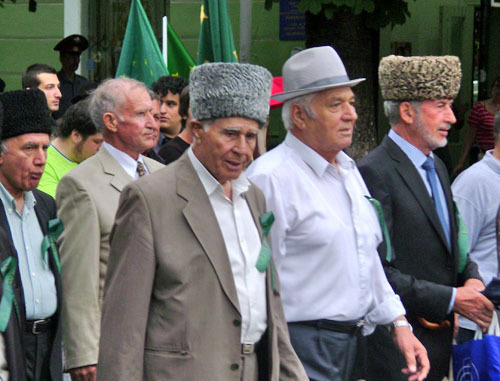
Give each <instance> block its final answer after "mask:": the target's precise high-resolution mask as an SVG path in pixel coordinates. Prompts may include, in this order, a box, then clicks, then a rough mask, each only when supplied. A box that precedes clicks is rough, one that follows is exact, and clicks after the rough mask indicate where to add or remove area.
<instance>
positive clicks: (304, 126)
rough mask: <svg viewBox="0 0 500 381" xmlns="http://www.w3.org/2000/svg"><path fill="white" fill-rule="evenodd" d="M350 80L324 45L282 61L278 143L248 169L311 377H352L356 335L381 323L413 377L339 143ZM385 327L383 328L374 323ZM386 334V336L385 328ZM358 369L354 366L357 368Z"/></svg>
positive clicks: (419, 355) (370, 220) (413, 358)
mask: <svg viewBox="0 0 500 381" xmlns="http://www.w3.org/2000/svg"><path fill="white" fill-rule="evenodd" d="M363 80H364V78H359V79H352V80H351V79H350V78H349V77H348V76H347V72H346V70H345V67H344V64H343V63H342V60H341V59H340V57H339V56H338V54H337V52H336V51H335V50H334V49H333V48H332V47H330V46H322V47H317V48H311V49H306V50H304V51H302V52H300V53H298V54H296V55H294V56H292V57H291V58H289V59H288V61H287V62H285V65H284V66H283V83H284V90H285V91H284V92H283V93H281V94H276V95H274V96H273V98H275V99H276V100H278V101H281V102H284V105H283V112H282V116H283V121H284V124H285V127H286V128H287V130H288V133H287V136H286V138H285V141H284V142H283V143H282V144H281V145H280V146H278V147H277V148H276V149H274V150H272V151H270V152H268V153H267V154H264V155H263V156H261V157H259V159H257V160H256V161H255V163H253V164H252V165H251V166H250V168H249V169H248V171H247V175H248V176H249V178H250V179H251V180H252V181H253V182H255V183H256V184H257V185H258V186H259V187H260V188H261V189H262V190H263V192H264V194H265V196H266V201H267V204H268V207H269V209H270V210H272V211H273V212H274V214H275V216H276V221H275V224H274V226H273V230H271V236H272V249H273V255H274V259H275V261H276V266H277V270H278V273H279V275H280V277H281V280H282V295H283V305H284V309H285V315H286V318H287V321H288V328H289V330H290V337H291V341H292V344H293V347H294V349H295V350H296V352H297V354H298V356H299V358H300V359H301V360H302V362H303V364H304V367H305V368H306V371H307V374H308V376H309V377H310V378H311V380H316V381H344V380H351V377H352V376H353V370H354V369H355V368H359V367H355V359H356V356H357V354H358V352H359V345H358V344H359V337H360V336H361V334H364V335H368V334H370V333H371V332H373V330H374V329H375V327H376V326H377V325H378V324H382V325H387V327H388V328H390V329H391V331H392V335H393V337H394V340H395V342H396V343H397V346H398V348H399V349H400V350H401V351H402V352H403V353H404V356H405V357H406V359H407V361H408V363H407V365H406V364H405V365H404V366H401V368H400V369H399V371H400V372H401V370H404V372H405V373H406V374H409V375H410V376H411V378H410V379H412V380H423V379H424V378H425V376H426V374H427V371H428V361H427V356H426V354H425V349H424V348H423V346H422V345H421V344H420V343H419V342H418V340H417V339H416V338H415V336H413V334H412V333H411V327H410V325H409V324H408V322H407V321H406V319H405V317H404V314H405V310H404V308H403V306H402V304H401V302H400V300H399V297H398V296H397V295H395V294H394V292H393V290H392V289H391V287H390V285H389V283H388V282H387V279H386V277H385V275H384V271H383V268H382V265H381V263H380V260H379V258H378V254H377V246H378V244H379V243H380V242H381V241H382V230H381V228H380V224H379V219H378V217H377V213H376V209H375V208H374V207H373V206H372V205H371V203H370V200H368V197H369V193H368V190H367V189H366V186H365V184H364V183H363V180H362V179H361V176H360V174H359V172H358V170H357V168H356V165H355V163H354V161H353V160H352V159H351V158H350V157H349V156H347V155H346V154H345V153H344V152H343V151H342V150H343V149H344V148H346V147H348V146H349V145H350V144H351V141H352V133H353V129H354V124H355V122H356V119H357V115H356V110H355V107H354V101H355V97H354V93H353V91H352V89H351V88H352V87H353V86H355V85H357V84H358V83H360V82H361V81H363ZM383 328H384V329H386V330H387V328H386V327H383ZM387 331H388V334H389V330H387ZM356 370H359V369H356Z"/></svg>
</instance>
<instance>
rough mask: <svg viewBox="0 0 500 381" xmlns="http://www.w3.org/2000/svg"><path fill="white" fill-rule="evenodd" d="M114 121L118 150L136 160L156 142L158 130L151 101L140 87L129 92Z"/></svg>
mask: <svg viewBox="0 0 500 381" xmlns="http://www.w3.org/2000/svg"><path fill="white" fill-rule="evenodd" d="M118 113H119V114H120V117H119V118H118V119H115V122H116V134H117V138H118V141H119V142H118V146H117V147H116V148H118V149H119V150H121V151H123V152H125V153H126V154H128V155H130V156H131V157H133V158H134V159H136V158H137V157H138V156H139V154H141V153H143V152H144V151H146V150H148V149H151V148H153V147H154V146H155V145H156V143H157V142H158V134H159V129H158V126H157V124H156V122H155V120H154V118H153V101H152V100H151V97H150V96H149V93H148V92H147V91H146V90H145V89H144V88H141V87H136V88H133V89H132V90H130V91H129V92H128V93H127V95H126V102H125V104H124V105H122V107H121V109H120V110H118Z"/></svg>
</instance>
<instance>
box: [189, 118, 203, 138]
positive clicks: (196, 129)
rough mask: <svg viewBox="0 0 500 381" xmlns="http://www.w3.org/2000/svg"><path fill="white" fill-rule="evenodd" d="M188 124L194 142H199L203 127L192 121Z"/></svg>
mask: <svg viewBox="0 0 500 381" xmlns="http://www.w3.org/2000/svg"><path fill="white" fill-rule="evenodd" d="M188 123H189V124H190V125H191V132H192V133H193V136H194V137H195V140H199V139H200V137H201V133H202V131H203V126H202V125H201V123H200V122H199V121H197V120H193V119H192V120H191V121H190V122H188Z"/></svg>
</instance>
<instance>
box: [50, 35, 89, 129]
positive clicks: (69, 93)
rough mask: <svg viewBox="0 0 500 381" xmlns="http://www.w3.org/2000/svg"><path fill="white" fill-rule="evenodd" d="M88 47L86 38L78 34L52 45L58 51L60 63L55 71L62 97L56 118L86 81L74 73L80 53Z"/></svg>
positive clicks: (62, 112)
mask: <svg viewBox="0 0 500 381" xmlns="http://www.w3.org/2000/svg"><path fill="white" fill-rule="evenodd" d="M88 47H89V42H88V40H87V39H86V38H85V37H84V36H82V35H79V34H72V35H70V36H67V37H65V38H63V39H62V40H61V41H59V42H58V43H57V45H56V46H55V47H54V50H56V51H59V60H60V61H61V65H62V68H61V70H60V71H59V72H58V73H57V77H58V78H59V81H60V82H61V93H62V98H61V104H60V106H59V111H58V112H56V113H55V114H54V118H56V119H59V118H60V117H61V116H63V115H64V113H65V112H66V110H67V108H68V107H69V106H71V100H72V99H73V98H74V97H75V96H77V95H78V94H79V92H80V88H81V87H82V86H84V85H85V84H86V83H88V80H87V78H85V77H82V76H81V75H78V74H76V73H75V72H76V71H77V70H78V66H79V65H80V55H81V54H82V52H83V51H84V50H86V49H87V48H88Z"/></svg>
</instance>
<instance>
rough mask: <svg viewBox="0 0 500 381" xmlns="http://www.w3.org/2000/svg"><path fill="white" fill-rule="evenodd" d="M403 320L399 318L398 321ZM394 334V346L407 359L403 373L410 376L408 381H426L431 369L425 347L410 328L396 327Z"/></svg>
mask: <svg viewBox="0 0 500 381" xmlns="http://www.w3.org/2000/svg"><path fill="white" fill-rule="evenodd" d="M402 319H404V318H402ZM402 319H401V318H398V319H397V320H402ZM392 332H393V339H394V344H395V345H396V346H397V347H398V349H399V350H400V352H401V353H402V354H403V356H404V357H405V359H406V365H407V367H406V368H404V369H402V370H401V371H402V372H403V373H404V374H407V375H408V376H409V377H408V381H422V380H425V378H426V377H427V374H428V373H429V369H430V363H429V358H428V357H427V350H426V349H425V347H424V346H423V345H422V343H421V342H420V341H419V340H418V339H417V338H416V337H415V335H414V334H413V332H412V331H411V330H410V328H409V327H396V328H394V329H393V331H392Z"/></svg>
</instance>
